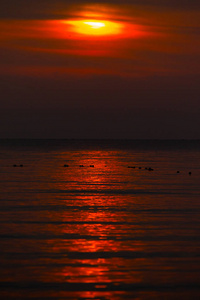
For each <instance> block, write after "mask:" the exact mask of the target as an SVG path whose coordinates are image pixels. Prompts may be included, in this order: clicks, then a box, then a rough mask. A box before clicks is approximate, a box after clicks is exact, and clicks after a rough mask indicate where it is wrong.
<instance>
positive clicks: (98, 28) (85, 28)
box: [63, 19, 122, 36]
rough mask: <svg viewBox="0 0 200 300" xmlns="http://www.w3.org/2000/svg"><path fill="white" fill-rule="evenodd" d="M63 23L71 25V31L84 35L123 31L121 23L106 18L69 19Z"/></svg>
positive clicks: (101, 34)
mask: <svg viewBox="0 0 200 300" xmlns="http://www.w3.org/2000/svg"><path fill="white" fill-rule="evenodd" d="M63 23H64V24H68V25H70V31H72V32H75V33H79V34H84V35H94V36H105V35H116V34H119V33H120V32H121V31H122V25H121V24H119V23H117V22H111V21H105V20H87V19H86V20H69V21H63Z"/></svg>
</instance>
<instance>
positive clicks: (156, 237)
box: [0, 140, 200, 300]
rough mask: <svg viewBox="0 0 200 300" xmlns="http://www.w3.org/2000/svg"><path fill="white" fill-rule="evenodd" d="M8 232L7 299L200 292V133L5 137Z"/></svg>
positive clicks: (3, 226)
mask: <svg viewBox="0 0 200 300" xmlns="http://www.w3.org/2000/svg"><path fill="white" fill-rule="evenodd" d="M189 172H191V173H189ZM0 239H1V244H0V264H1V268H0V270H1V272H0V296H1V299H3V300H4V299H5V300H7V299H8V300H10V299H22V300H23V299H74V300H80V299H81V300H83V299H85V300H86V299H96V300H97V299H99V300H123V299H130V300H131V299H200V141H198V140H192V141H189V140H187V141H184V140H179V141H176V140H173V141H170V140H168V141H157V140H146V141H145V140H1V141H0Z"/></svg>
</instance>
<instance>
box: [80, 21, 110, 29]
mask: <svg viewBox="0 0 200 300" xmlns="http://www.w3.org/2000/svg"><path fill="white" fill-rule="evenodd" d="M84 24H87V25H89V26H91V27H92V28H94V29H98V28H101V27H105V26H106V25H105V23H103V22H84Z"/></svg>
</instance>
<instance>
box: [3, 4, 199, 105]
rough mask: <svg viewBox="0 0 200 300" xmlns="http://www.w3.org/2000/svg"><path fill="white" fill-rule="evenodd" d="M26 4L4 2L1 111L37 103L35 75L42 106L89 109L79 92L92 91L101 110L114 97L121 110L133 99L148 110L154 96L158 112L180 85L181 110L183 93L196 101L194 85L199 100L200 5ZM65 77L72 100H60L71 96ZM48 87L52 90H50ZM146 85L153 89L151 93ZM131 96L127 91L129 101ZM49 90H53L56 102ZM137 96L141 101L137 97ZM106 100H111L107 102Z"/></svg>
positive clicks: (168, 102) (187, 99)
mask: <svg viewBox="0 0 200 300" xmlns="http://www.w3.org/2000/svg"><path fill="white" fill-rule="evenodd" d="M23 3H24V2H23V0H18V1H16V2H15V3H12V4H9V5H10V8H9V7H8V4H6V2H5V3H4V10H3V12H1V13H0V30H1V34H0V55H1V62H0V76H1V77H2V78H3V81H4V84H3V89H2V94H3V95H4V98H6V99H7V100H6V101H5V102H4V101H3V102H4V103H3V107H2V108H6V109H10V108H15V107H21V108H23V109H24V108H25V109H26V108H28V107H29V106H30V107H33V108H35V109H36V108H37V107H38V101H37V100H35V101H34V100H33V99H32V100H30V103H29V104H27V102H26V99H27V97H29V94H30V89H29V86H30V85H32V83H33V80H36V81H38V86H40V88H39V90H37V91H36V94H35V98H37V99H40V101H39V103H40V104H39V107H40V106H41V107H43V108H44V107H46V106H47V107H57V108H59V107H62V108H63V107H64V108H65V107H66V109H67V108H71V107H74V106H75V107H77V106H79V105H80V106H81V107H82V106H84V102H81V100H80V97H81V95H82V94H84V93H85V92H86V94H88V95H89V96H88V99H90V100H88V103H87V104H86V106H87V107H89V109H91V108H92V107H93V105H94V99H95V103H96V104H95V107H96V108H97V107H104V108H105V107H107V106H108V108H109V109H112V107H113V100H111V98H112V99H113V98H115V97H116V99H117V101H116V102H117V103H116V106H117V107H121V106H124V103H126V105H127V106H126V109H128V110H129V108H131V109H134V107H135V109H136V107H138V103H142V104H141V105H142V107H148V109H149V99H148V96H147V94H149V98H152V99H153V100H152V101H153V103H154V104H153V105H154V107H153V108H152V109H155V105H157V104H156V103H159V99H160V97H161V95H162V91H163V90H167V91H168V90H169V91H170V93H169V94H170V96H169V98H168V99H165V101H164V102H163V104H162V107H161V109H163V108H167V107H168V108H170V109H171V105H172V103H173V101H172V96H173V90H174V97H173V98H174V101H175V102H176V104H174V105H175V106H176V110H177V107H178V105H179V104H178V103H179V102H177V101H178V100H177V97H179V101H180V105H181V103H183V102H184V103H185V105H186V106H187V107H189V106H190V104H191V99H189V98H186V96H185V95H189V94H190V95H191V93H189V92H191V89H193V91H194V92H193V94H194V102H193V104H192V107H195V105H196V104H197V100H196V99H197V98H198V97H197V95H199V88H198V85H197V84H196V85H195V82H194V81H198V80H197V78H198V77H199V70H200V68H199V63H200V39H199V32H200V31H199V20H200V9H199V8H198V4H197V6H195V7H194V5H193V6H191V7H190V6H188V7H187V6H185V5H184V2H183V5H182V6H181V5H179V4H178V2H177V3H176V1H175V2H174V4H171V5H169V3H168V2H167V1H163V2H161V4H158V1H156V0H152V1H150V2H149V4H148V5H146V4H145V3H142V2H140V3H139V2H138V1H132V2H131V4H130V3H129V1H125V2H123V4H121V3H120V4H119V2H118V1H113V2H109V1H108V2H107V3H104V4H102V3H101V4H99V3H98V2H96V3H92V4H90V3H84V2H78V1H75V2H71V1H67V2H66V1H65V2H62V1H60V2H59V3H57V4H56V3H55V2H53V1H50V2H49V6H48V7H47V6H46V4H45V1H41V2H40V5H39V2H38V1H35V2H34V3H33V2H32V1H31V2H30V7H29V8H28V7H27V5H22V4H23ZM138 3H139V4H138ZM195 3H197V2H195ZM17 4H18V5H17ZM6 5H7V6H6ZM19 5H20V7H21V10H20V11H19ZM98 24H100V26H99V25H98ZM34 78H35V79H34ZM156 78H159V80H161V81H162V83H161V84H160V86H157V85H156V82H157V79H156ZM194 78H195V80H194ZM53 80H55V81H54V83H53ZM82 80H83V81H85V82H87V83H86V84H84V83H83V82H82ZM88 80H90V83H91V84H89V83H88ZM99 80H100V82H98V81H99ZM59 81H60V87H59ZM181 81H182V84H181ZM64 82H66V85H67V86H68V87H69V89H70V92H69V93H71V98H72V99H73V101H71V102H66V103H64V102H63V100H62V101H61V100H59V99H61V98H62V99H63V98H64V95H65V93H66V91H65V90H64V88H63V86H64ZM119 82H121V83H122V84H121V86H122V87H121V90H120V91H119ZM52 83H53V84H52ZM55 83H56V88H55V87H54V88H53V86H55V85H54V84H55ZM99 85H101V89H102V90H103V91H104V94H102V97H101V100H99V96H98V95H97V94H98V86H99ZM134 85H135V90H134V88H133V86H134ZM183 85H184V89H185V91H184V90H183V88H182V86H183ZM12 86H15V88H14V89H13V92H12V91H11V90H10V88H9V87H12ZM42 86H43V88H42ZM47 86H51V87H52V89H53V91H52V92H48V91H47V88H46V87H47ZM115 86H116V90H115V88H114V87H115ZM142 87H143V88H144V89H147V88H148V89H149V91H146V92H144V90H142ZM149 87H150V88H149ZM69 89H68V91H69ZM124 89H125V90H124ZM18 90H19V93H18V96H17V93H16V91H18ZM77 90H79V93H77ZM140 90H141V91H140ZM101 92H102V91H101ZM95 93H96V94H95ZM57 94H59V97H56V95H57ZM124 94H126V95H128V96H127V97H126V99H124V97H123V95H124ZM44 95H48V97H49V103H48V102H47V100H45V99H44V97H43V96H44ZM108 95H109V97H108ZM111 95H112V97H111ZM130 95H132V96H134V97H135V98H136V99H137V100H135V101H134V100H133V97H132V98H131V99H130ZM165 95H166V94H165ZM165 95H164V98H165ZM181 95H183V97H182V96H181ZM103 97H104V98H105V99H107V98H109V99H110V100H109V101H108V100H105V102H104V101H103V100H102V99H103ZM30 98H32V95H31V97H29V99H30ZM183 98H184V100H183ZM19 99H20V100H19ZM92 99H93V100H92ZM182 101H183V102H182ZM192 101H193V100H192ZM91 103H93V104H92V105H91ZM159 105H160V104H159ZM192 109H193V108H192Z"/></svg>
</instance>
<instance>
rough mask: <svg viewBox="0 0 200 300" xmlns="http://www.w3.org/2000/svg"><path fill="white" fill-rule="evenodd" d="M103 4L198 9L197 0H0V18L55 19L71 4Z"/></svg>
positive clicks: (199, 7)
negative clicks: (87, 0)
mask: <svg viewBox="0 0 200 300" xmlns="http://www.w3.org/2000/svg"><path fill="white" fill-rule="evenodd" d="M87 3H88V4H91V5H95V4H103V5H105V4H106V5H108V4H109V5H114V6H115V5H116V6H119V5H120V6H124V7H125V6H141V7H152V8H154V9H155V10H158V9H172V10H176V9H179V10H191V9H192V10H194V9H195V10H199V9H200V2H199V1H198V0H182V1H180V0H174V1H169V0H149V1H148V0H125V1H121V0H115V1H112V0H108V1H92V2H83V1H82V0H76V1H73V0H67V1H63V0H58V1H55V0H28V1H27V0H15V1H13V0H1V9H0V18H1V19H2V18H7V19H55V17H58V18H65V17H67V16H68V13H69V11H68V9H69V7H71V6H75V5H80V6H83V5H84V4H87Z"/></svg>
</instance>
